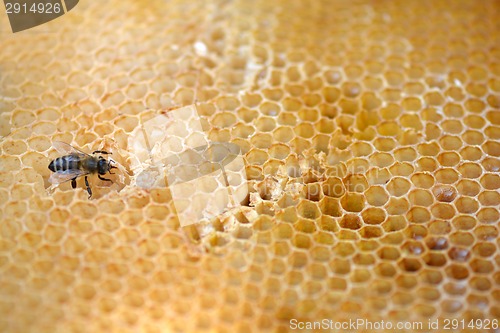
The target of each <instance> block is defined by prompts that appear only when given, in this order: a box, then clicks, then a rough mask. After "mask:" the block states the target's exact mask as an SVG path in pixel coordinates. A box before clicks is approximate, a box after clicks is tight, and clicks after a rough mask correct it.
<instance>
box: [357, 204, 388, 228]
mask: <svg viewBox="0 0 500 333" xmlns="http://www.w3.org/2000/svg"><path fill="white" fill-rule="evenodd" d="M361 217H362V218H363V222H364V223H366V224H380V223H382V222H384V220H385V218H386V214H385V210H383V209H382V208H376V207H370V208H367V209H365V210H363V212H362V213H361Z"/></svg>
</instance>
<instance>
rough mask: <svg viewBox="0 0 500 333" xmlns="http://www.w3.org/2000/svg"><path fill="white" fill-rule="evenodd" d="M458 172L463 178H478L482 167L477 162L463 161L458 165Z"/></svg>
mask: <svg viewBox="0 0 500 333" xmlns="http://www.w3.org/2000/svg"><path fill="white" fill-rule="evenodd" d="M458 172H460V173H461V174H462V177H464V178H479V177H480V176H481V175H482V173H483V169H482V168H481V166H479V165H478V164H477V163H463V164H462V165H460V166H459V167H458Z"/></svg>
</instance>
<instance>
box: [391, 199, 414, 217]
mask: <svg viewBox="0 0 500 333" xmlns="http://www.w3.org/2000/svg"><path fill="white" fill-rule="evenodd" d="M409 207H410V204H409V202H408V200H407V199H406V198H390V200H389V202H388V203H387V204H386V205H385V208H386V209H387V213H388V214H390V215H401V214H405V213H406V212H407V211H408V209H409Z"/></svg>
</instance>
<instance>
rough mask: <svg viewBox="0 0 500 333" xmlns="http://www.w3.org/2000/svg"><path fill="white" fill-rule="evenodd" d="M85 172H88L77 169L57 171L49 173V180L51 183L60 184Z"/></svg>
mask: <svg viewBox="0 0 500 333" xmlns="http://www.w3.org/2000/svg"><path fill="white" fill-rule="evenodd" d="M86 174H88V172H86V171H83V170H79V169H72V170H65V171H57V172H54V173H53V174H51V175H50V178H49V182H50V183H51V184H60V183H64V182H67V181H68V180H71V179H73V178H76V177H80V176H83V175H86Z"/></svg>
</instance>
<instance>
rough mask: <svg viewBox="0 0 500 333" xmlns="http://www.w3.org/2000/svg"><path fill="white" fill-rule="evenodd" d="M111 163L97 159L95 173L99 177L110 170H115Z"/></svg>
mask: <svg viewBox="0 0 500 333" xmlns="http://www.w3.org/2000/svg"><path fill="white" fill-rule="evenodd" d="M111 162H112V161H108V160H106V159H104V158H102V157H101V158H99V162H97V172H98V173H99V174H100V175H105V174H106V173H107V172H109V173H111V174H112V172H111V169H117V167H115V166H114V165H112V164H111Z"/></svg>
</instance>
